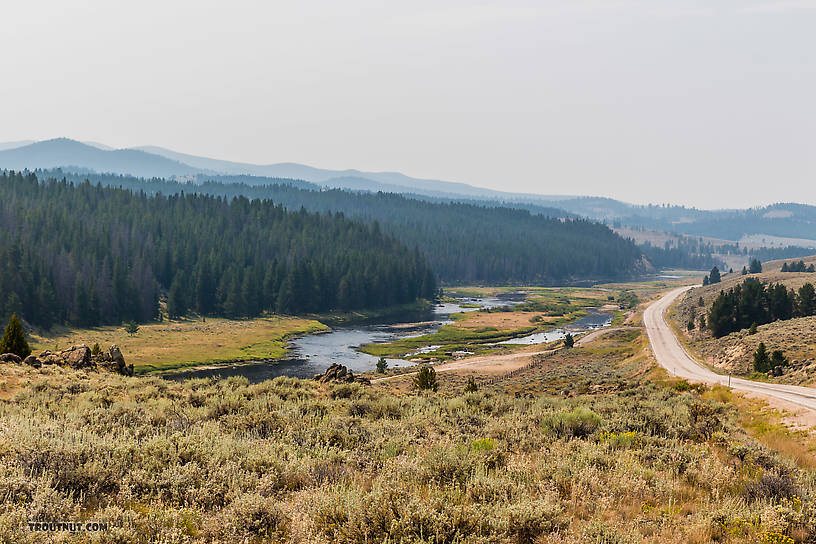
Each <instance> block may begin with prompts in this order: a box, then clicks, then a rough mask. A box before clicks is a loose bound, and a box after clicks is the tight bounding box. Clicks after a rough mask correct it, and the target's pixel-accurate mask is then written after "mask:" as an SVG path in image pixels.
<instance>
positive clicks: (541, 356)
mask: <svg viewBox="0 0 816 544" xmlns="http://www.w3.org/2000/svg"><path fill="white" fill-rule="evenodd" d="M558 351H559V350H558V349H553V350H550V351H548V352H545V353H536V354H535V355H533V360H532V361H531V362H529V363H527V364H526V365H524V366H520V367H518V368H517V369H515V370H511V371H510V372H506V373H505V374H500V375H498V376H493V377H492V378H489V379H488V380H486V381H484V382H482V383H483V384H484V385H495V384H497V383H499V382H500V381H502V380H507V379H510V378H515V377H516V376H518V375H519V374H521V373H522V372H526V371H528V370H533V369H535V368H541V367H542V366H544V363H545V359H547V358H549V357H551V356H552V355H554V354H555V353H556V352H558Z"/></svg>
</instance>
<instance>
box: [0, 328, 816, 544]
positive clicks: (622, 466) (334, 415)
mask: <svg viewBox="0 0 816 544" xmlns="http://www.w3.org/2000/svg"><path fill="white" fill-rule="evenodd" d="M467 375H468V374H467V373H457V372H449V373H440V374H439V380H440V388H439V392H437V393H431V392H423V393H420V392H417V391H413V390H411V389H409V388H406V387H404V384H400V383H396V382H390V381H389V382H385V383H383V384H382V385H375V386H371V387H365V386H361V385H359V384H343V385H327V384H318V383H316V382H313V381H302V380H295V379H287V378H278V379H276V380H273V381H267V382H264V383H261V384H258V385H248V383H247V382H246V380H243V379H240V378H231V379H228V380H221V381H216V380H191V381H188V382H185V383H176V382H167V381H164V380H162V379H160V378H158V377H137V378H124V377H121V376H118V375H113V374H107V373H95V372H84V371H74V370H70V369H63V368H59V367H45V368H43V369H39V370H35V369H31V368H28V367H22V366H17V365H4V366H2V367H0V391H2V392H3V396H2V399H3V400H0V490H2V492H3V495H4V497H5V499H6V500H5V501H4V502H3V505H2V507H0V540H2V541H6V542H21V543H25V542H38V541H39V540H37V539H38V537H40V536H42V535H41V534H40V535H38V534H36V533H31V532H29V531H28V530H27V528H26V521H27V520H28V519H105V520H107V521H108V522H109V523H110V525H111V529H110V530H109V531H107V532H105V533H100V534H96V535H90V534H89V535H87V536H88V539H89V540H90V541H93V542H137V543H138V542H151V541H156V540H162V541H168V542H221V541H226V540H231V541H244V542H312V543H316V544H321V543H330V542H340V543H356V542H434V543H442V542H450V543H453V542H459V543H488V542H491V543H492V542H498V543H507V544H511V543H512V544H516V543H533V542H539V543H553V544H554V543H561V542H566V543H568V544H570V543H574V544H577V543H583V542H615V543H618V542H623V543H640V542H657V543H704V542H711V541H718V542H729V543H730V542H806V541H810V539H812V538H813V537H814V536H815V535H816V533H815V532H814V528H816V508H814V504H813V496H814V494H815V493H816V484H814V479H813V477H812V470H813V457H812V444H811V443H810V442H809V440H810V438H809V437H807V436H806V435H804V434H802V433H792V432H790V431H788V430H787V429H786V428H785V427H784V426H782V425H780V424H779V421H778V419H776V418H775V416H774V415H773V413H772V412H768V411H766V410H763V409H762V407H761V405H760V404H758V403H756V402H755V401H750V400H745V399H742V398H740V397H738V396H736V395H732V394H731V393H729V392H728V391H725V390H722V389H719V388H718V389H713V390H708V389H706V388H704V387H699V386H690V385H689V384H687V383H685V382H681V381H677V380H671V379H668V378H666V377H665V375H664V374H662V373H661V371H660V370H656V369H655V367H654V365H653V363H652V361H651V360H650V356H649V352H648V350H646V349H645V343H644V338H643V335H642V333H641V332H640V331H618V332H611V333H608V334H606V335H601V336H599V337H597V338H596V339H595V340H594V341H592V342H590V343H588V344H587V345H586V346H584V347H580V348H574V349H572V350H566V351H562V352H558V353H556V354H554V355H552V356H551V357H548V358H546V359H544V360H541V361H540V365H539V366H535V367H526V368H523V369H521V370H520V371H518V372H515V373H513V374H512V375H509V376H507V377H505V378H498V379H492V380H491V381H488V380H489V379H490V378H489V377H486V376H484V377H483V376H481V375H478V376H477V382H478V383H480V387H479V391H477V392H472V393H465V392H464V391H463V386H464V383H465V380H466V377H467ZM43 406H49V407H50V408H49V409H48V410H45V411H44V410H43V409H42V407H43ZM737 408H739V409H737ZM43 429H47V430H48V432H43ZM783 536H786V537H788V538H789V539H790V540H785V539H783Z"/></svg>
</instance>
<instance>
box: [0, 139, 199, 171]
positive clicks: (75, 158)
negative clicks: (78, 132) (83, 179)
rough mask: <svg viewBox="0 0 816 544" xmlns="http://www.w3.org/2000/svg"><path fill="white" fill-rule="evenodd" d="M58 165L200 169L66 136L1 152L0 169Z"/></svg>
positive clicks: (148, 169) (168, 169) (134, 150)
mask: <svg viewBox="0 0 816 544" xmlns="http://www.w3.org/2000/svg"><path fill="white" fill-rule="evenodd" d="M59 167H77V168H85V169H89V170H92V171H95V172H111V173H115V174H130V175H134V176H139V177H146V178H152V177H167V178H176V177H182V176H191V175H195V174H197V173H199V170H197V169H195V168H193V167H191V166H189V165H186V164H182V163H180V162H178V161H174V160H171V159H168V158H166V157H161V156H159V155H154V154H151V153H146V152H144V151H140V150H137V149H113V150H106V149H101V148H99V147H96V146H94V145H88V144H84V143H82V142H77V141H76V140H69V139H67V138H57V139H54V140H45V141H42V142H35V143H33V144H28V145H24V146H22V147H16V148H12V149H5V150H2V151H0V168H6V169H9V170H25V169H29V170H34V169H36V168H59Z"/></svg>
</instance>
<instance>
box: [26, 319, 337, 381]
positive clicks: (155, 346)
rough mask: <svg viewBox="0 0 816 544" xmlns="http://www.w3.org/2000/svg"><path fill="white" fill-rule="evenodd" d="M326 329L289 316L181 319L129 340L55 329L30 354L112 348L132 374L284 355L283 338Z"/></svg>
mask: <svg viewBox="0 0 816 544" xmlns="http://www.w3.org/2000/svg"><path fill="white" fill-rule="evenodd" d="M327 328H328V327H326V326H325V325H323V324H322V323H320V322H318V321H315V320H311V319H301V318H295V317H284V316H276V317H269V318H258V319H247V320H228V319H223V318H208V319H207V320H206V321H200V320H190V319H185V320H181V321H164V322H161V323H150V324H146V325H141V326H140V327H139V332H137V333H136V334H135V335H134V336H130V335H128V333H127V332H125V330H124V329H123V328H122V327H96V328H92V329H60V328H55V329H54V331H53V332H52V333H49V334H48V335H47V336H33V337H32V348H33V349H34V350H35V351H36V350H45V349H49V350H55V349H65V348H67V347H69V346H72V345H76V344H87V345H89V346H92V345H93V344H94V343H97V342H98V343H99V345H100V346H105V347H107V346H109V345H111V344H116V345H118V346H119V348H120V349H121V350H122V352H123V353H124V355H125V358H126V359H127V361H128V362H129V363H133V365H134V367H135V370H136V372H139V373H141V372H149V371H154V370H169V369H172V368H181V367H186V366H195V365H205V364H210V363H218V362H226V361H236V360H247V359H279V358H281V357H284V356H285V355H286V353H287V339H288V338H291V337H293V336H297V335H302V334H309V333H313V332H317V331H321V330H326V329H327Z"/></svg>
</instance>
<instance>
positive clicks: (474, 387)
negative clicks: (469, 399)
mask: <svg viewBox="0 0 816 544" xmlns="http://www.w3.org/2000/svg"><path fill="white" fill-rule="evenodd" d="M478 390H479V385H478V384H477V383H476V379H475V378H474V377H473V376H471V377H469V378H468V382H467V385H465V393H475V392H476V391H478Z"/></svg>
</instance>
